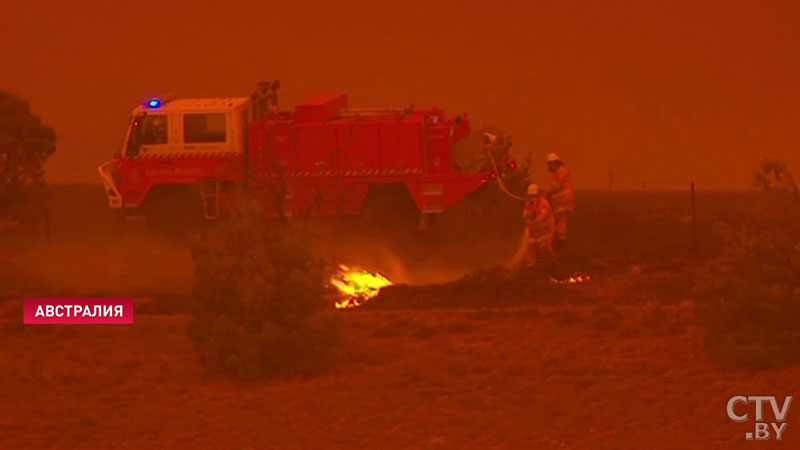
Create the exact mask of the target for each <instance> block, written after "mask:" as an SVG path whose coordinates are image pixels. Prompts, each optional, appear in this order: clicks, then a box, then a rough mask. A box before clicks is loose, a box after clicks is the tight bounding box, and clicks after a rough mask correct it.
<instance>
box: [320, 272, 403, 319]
mask: <svg viewBox="0 0 800 450" xmlns="http://www.w3.org/2000/svg"><path fill="white" fill-rule="evenodd" d="M330 283H331V284H332V285H333V286H335V287H336V289H338V290H339V292H340V293H341V296H340V297H339V299H338V300H336V303H334V306H335V307H336V308H337V309H342V308H354V307H356V306H361V305H363V304H364V303H366V302H367V301H369V300H370V299H371V298H373V297H375V296H376V295H378V292H379V291H380V290H381V288H382V287H386V286H389V285H391V284H392V282H391V281H389V279H388V278H386V277H385V276H383V275H381V274H380V273H377V272H370V271H368V270H366V269H363V268H361V267H350V266H346V265H344V264H339V267H338V270H337V271H336V272H334V273H333V275H331V279H330Z"/></svg>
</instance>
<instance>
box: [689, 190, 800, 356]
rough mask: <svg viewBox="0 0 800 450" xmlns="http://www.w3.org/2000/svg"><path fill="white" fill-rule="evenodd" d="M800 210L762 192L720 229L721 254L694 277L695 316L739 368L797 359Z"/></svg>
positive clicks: (787, 199)
mask: <svg viewBox="0 0 800 450" xmlns="http://www.w3.org/2000/svg"><path fill="white" fill-rule="evenodd" d="M799 223H800V208H799V207H798V204H797V202H795V201H794V200H793V198H792V196H785V195H773V193H771V192H765V193H764V194H763V198H761V199H760V201H758V202H754V204H752V205H750V207H749V208H748V210H747V211H744V212H743V213H742V214H740V215H739V216H738V217H737V219H736V223H735V224H734V225H730V226H728V227H726V228H725V229H724V231H723V234H724V237H725V240H726V242H727V247H726V250H725V251H724V252H723V254H722V256H721V257H720V258H718V259H716V260H714V261H712V262H710V263H709V264H707V265H706V266H705V267H703V268H702V269H701V271H700V273H699V274H698V275H699V276H698V277H697V279H698V281H699V283H698V286H697V301H696V306H695V319H696V321H697V323H698V325H700V326H701V327H703V328H704V329H705V341H706V346H707V348H708V350H709V351H710V353H711V354H712V355H713V356H715V357H717V358H718V359H720V360H721V361H723V362H725V363H727V364H730V365H735V366H750V367H756V368H764V367H774V366H780V365H784V364H788V363H791V362H795V361H798V360H800V227H799V226H798V224H799Z"/></svg>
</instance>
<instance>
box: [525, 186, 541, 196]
mask: <svg viewBox="0 0 800 450" xmlns="http://www.w3.org/2000/svg"><path fill="white" fill-rule="evenodd" d="M528 195H539V185H538V184H529V185H528Z"/></svg>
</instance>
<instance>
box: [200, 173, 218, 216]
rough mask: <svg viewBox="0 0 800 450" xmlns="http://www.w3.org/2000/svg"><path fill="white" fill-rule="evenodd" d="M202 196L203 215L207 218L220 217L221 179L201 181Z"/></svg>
mask: <svg viewBox="0 0 800 450" xmlns="http://www.w3.org/2000/svg"><path fill="white" fill-rule="evenodd" d="M200 197H201V198H202V199H203V215H204V216H205V217H206V219H216V218H217V217H219V181H201V182H200Z"/></svg>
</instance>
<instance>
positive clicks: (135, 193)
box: [100, 97, 249, 208]
mask: <svg viewBox="0 0 800 450" xmlns="http://www.w3.org/2000/svg"><path fill="white" fill-rule="evenodd" d="M248 105H249V98H247V97H236V98H215V99H176V100H172V101H162V100H159V99H151V100H148V101H147V102H145V103H144V104H142V105H141V106H138V107H136V108H134V110H133V113H132V119H131V122H130V126H129V127H128V131H127V134H126V137H125V140H124V142H123V144H122V148H121V149H120V152H119V153H118V154H117V157H116V158H115V159H114V160H112V161H109V162H107V163H105V164H103V165H102V166H100V175H101V177H102V178H103V181H104V184H105V188H106V194H107V196H108V201H109V206H110V207H111V208H136V207H139V206H141V205H142V203H143V202H144V200H145V197H146V195H147V194H148V192H150V190H151V189H152V188H153V187H154V186H156V185H159V184H171V185H174V184H195V183H199V182H201V181H204V180H215V181H216V180H228V181H235V180H237V179H240V178H241V177H242V175H243V174H242V173H241V171H240V170H238V169H239V166H240V164H238V162H239V161H241V159H242V154H243V153H244V151H245V149H246V148H247V145H248V143H247V114H248ZM123 192H124V195H123Z"/></svg>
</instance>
